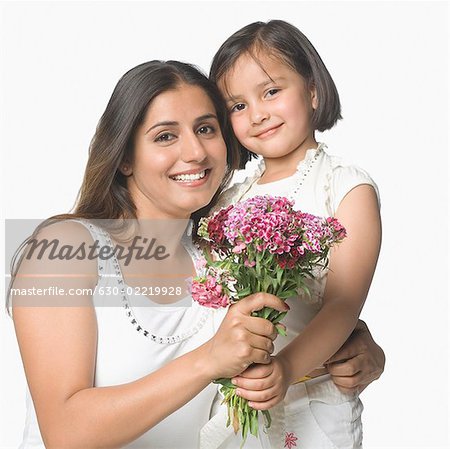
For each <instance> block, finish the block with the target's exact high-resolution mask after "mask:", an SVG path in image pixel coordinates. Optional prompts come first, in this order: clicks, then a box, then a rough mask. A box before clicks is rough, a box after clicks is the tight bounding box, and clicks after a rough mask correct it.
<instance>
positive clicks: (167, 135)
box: [155, 133, 175, 142]
mask: <svg viewBox="0 0 450 449" xmlns="http://www.w3.org/2000/svg"><path fill="white" fill-rule="evenodd" d="M173 139H175V136H174V135H173V134H172V133H162V134H160V135H159V136H158V137H157V138H156V139H155V142H170V141H172V140H173Z"/></svg>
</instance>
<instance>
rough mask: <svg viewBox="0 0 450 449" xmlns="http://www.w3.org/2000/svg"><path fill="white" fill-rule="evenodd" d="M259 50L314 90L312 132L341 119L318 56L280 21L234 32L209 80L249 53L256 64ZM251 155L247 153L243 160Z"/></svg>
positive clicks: (217, 57) (335, 93) (218, 77)
mask: <svg viewBox="0 0 450 449" xmlns="http://www.w3.org/2000/svg"><path fill="white" fill-rule="evenodd" d="M261 51H264V52H266V53H268V54H269V55H272V56H274V57H277V58H279V59H281V60H282V61H283V62H285V63H286V64H288V65H289V66H290V67H291V68H292V69H294V70H295V71H296V72H297V73H299V74H300V75H301V76H302V77H303V78H304V79H305V81H306V83H307V85H308V87H315V88H316V91H317V99H318V107H317V109H316V110H314V112H313V115H312V127H313V129H314V130H317V131H325V130H327V129H330V128H332V127H333V126H334V125H335V124H336V122H337V121H338V120H339V119H341V118H342V116H341V104H340V101H339V94H338V91H337V89H336V85H335V84H334V81H333V79H332V78H331V75H330V73H329V72H328V70H327V68H326V67H325V64H324V63H323V61H322V59H321V57H320V56H319V54H318V53H317V51H316V49H315V48H314V47H313V45H312V44H311V42H310V41H309V40H308V38H307V37H306V36H305V35H304V34H303V33H302V32H301V31H300V30H299V29H298V28H296V27H295V26H293V25H291V24H290V23H287V22H285V21H283V20H270V21H269V22H267V23H264V22H254V23H251V24H250V25H247V26H245V27H243V28H241V29H240V30H238V31H236V32H235V33H234V34H233V35H231V36H230V37H229V38H228V39H227V40H226V41H225V42H224V43H223V44H222V45H221V47H220V48H219V50H218V51H217V53H216V54H215V55H214V58H213V61H212V64H211V70H210V75H209V78H210V79H211V80H212V81H214V82H215V83H217V82H218V81H219V80H221V79H223V77H224V76H226V74H227V73H228V72H229V71H230V70H231V69H232V68H233V66H234V64H235V63H236V61H237V60H238V58H239V57H240V56H242V55H244V54H250V55H251V57H252V58H254V59H255V60H256V61H258V53H259V52H261ZM258 63H259V62H258ZM241 151H242V149H241ZM244 154H245V153H244ZM252 155H253V153H251V152H248V150H247V157H246V159H247V160H249V159H251V157H252ZM244 158H245V156H244Z"/></svg>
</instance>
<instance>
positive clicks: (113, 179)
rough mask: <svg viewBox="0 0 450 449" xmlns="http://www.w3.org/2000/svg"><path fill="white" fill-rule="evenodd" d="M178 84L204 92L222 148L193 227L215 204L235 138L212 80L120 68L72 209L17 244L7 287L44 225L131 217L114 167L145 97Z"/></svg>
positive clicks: (125, 153)
mask: <svg viewBox="0 0 450 449" xmlns="http://www.w3.org/2000/svg"><path fill="white" fill-rule="evenodd" d="M181 84H187V85H191V86H198V87H200V88H201V89H203V91H204V92H205V93H206V94H207V95H208V97H209V98H210V100H211V102H212V103H213V105H214V108H215V110H216V114H217V119H218V122H219V126H220V129H221V132H222V136H223V139H224V141H225V144H226V148H227V170H226V173H225V177H224V179H223V181H222V184H221V185H220V187H219V190H218V192H217V193H216V194H215V195H214V197H213V199H212V200H211V202H210V203H209V204H208V205H206V206H205V207H203V208H202V209H200V210H198V211H196V212H194V213H193V214H192V216H191V218H192V219H193V221H194V226H195V227H194V229H196V227H197V225H198V221H199V220H200V218H201V217H202V216H204V215H206V214H207V213H208V211H209V209H210V208H211V207H212V206H213V205H214V204H215V202H216V201H217V198H218V196H219V194H220V192H221V191H222V190H223V188H224V187H225V186H226V185H227V184H228V182H229V180H230V179H231V176H232V174H233V171H234V169H236V168H238V167H239V165H240V161H239V159H240V154H239V147H238V143H237V140H236V139H235V137H234V134H233V131H232V127H231V124H230V122H229V119H228V112H227V108H226V104H225V102H224V100H223V97H222V95H221V93H220V91H219V90H218V88H217V86H216V84H215V83H213V82H212V81H210V80H209V79H208V78H207V76H206V75H205V74H203V73H202V72H200V70H198V69H197V68H196V67H194V66H193V65H190V64H186V63H183V62H178V61H150V62H146V63H144V64H140V65H138V66H136V67H134V68H133V69H131V70H129V71H128V72H127V73H125V75H123V76H122V78H121V79H120V80H119V82H118V83H117V85H116V87H115V89H114V91H113V93H112V96H111V98H110V100H109V102H108V105H107V106H106V109H105V112H104V113H103V115H102V117H101V118H100V121H99V123H98V125H97V129H96V132H95V134H94V137H93V139H92V141H91V144H90V147H89V157H88V161H87V165H86V170H85V173H84V179H83V183H82V185H81V188H80V191H79V193H78V197H77V201H76V203H75V206H74V209H73V212H72V213H68V214H61V215H55V216H53V217H50V218H49V219H47V220H45V221H44V222H43V223H41V224H40V225H39V226H38V227H37V228H36V230H35V231H34V233H33V235H32V236H31V237H29V238H28V239H27V240H26V241H25V242H24V243H23V244H22V245H21V246H20V248H19V249H18V250H17V252H16V254H15V257H14V259H13V263H12V267H11V274H12V277H11V283H10V288H11V286H12V284H13V280H14V278H15V275H16V274H17V271H18V268H19V266H20V263H21V261H22V257H23V255H24V252H23V251H22V250H23V249H24V248H25V247H26V245H27V244H28V242H29V241H30V240H32V239H33V238H35V236H36V235H37V234H38V232H39V231H40V230H41V229H42V228H44V227H45V226H48V225H50V224H52V223H55V222H57V221H60V220H70V219H87V220H102V219H133V218H136V207H135V205H134V203H133V200H132V198H131V195H130V193H129V191H128V188H127V182H126V177H125V175H123V174H122V173H121V171H120V166H121V164H122V163H123V162H131V160H132V158H133V142H134V137H135V133H136V130H137V128H138V127H139V126H140V125H141V123H142V121H143V120H144V118H145V114H146V112H147V109H148V107H149V106H150V104H151V102H152V101H153V100H154V99H155V98H156V97H157V96H158V95H160V94H162V93H164V92H167V91H170V90H173V89H176V88H177V87H178V86H179V85H181ZM193 235H195V232H194V234H193ZM21 253H22V254H21ZM20 254H21V255H20ZM7 307H8V302H7Z"/></svg>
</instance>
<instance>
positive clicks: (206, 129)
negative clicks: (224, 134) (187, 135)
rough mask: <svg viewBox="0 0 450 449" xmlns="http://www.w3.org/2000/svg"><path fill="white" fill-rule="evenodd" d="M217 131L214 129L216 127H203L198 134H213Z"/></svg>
mask: <svg viewBox="0 0 450 449" xmlns="http://www.w3.org/2000/svg"><path fill="white" fill-rule="evenodd" d="M215 130H216V128H214V126H211V125H203V126H201V127H200V128H199V129H198V130H197V132H198V133H199V134H213V133H214V131H215Z"/></svg>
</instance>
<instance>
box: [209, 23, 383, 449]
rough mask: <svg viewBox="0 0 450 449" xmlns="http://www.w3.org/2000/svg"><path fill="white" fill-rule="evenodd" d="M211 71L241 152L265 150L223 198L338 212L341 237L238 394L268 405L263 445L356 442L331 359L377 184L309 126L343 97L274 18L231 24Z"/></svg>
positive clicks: (354, 301)
mask: <svg viewBox="0 0 450 449" xmlns="http://www.w3.org/2000/svg"><path fill="white" fill-rule="evenodd" d="M211 79H212V80H213V81H215V82H216V83H217V84H218V86H219V88H220V90H221V91H222V93H223V95H224V97H225V99H226V102H227V104H228V108H229V111H230V117H231V122H232V126H233V129H234V132H235V134H236V137H237V138H238V140H239V141H240V143H241V144H242V146H243V150H244V151H247V155H249V158H250V157H251V153H249V152H252V153H256V154H258V155H261V156H262V157H263V159H262V161H261V163H260V165H259V167H258V169H257V170H256V172H255V173H254V175H253V176H250V177H248V178H247V179H246V180H245V181H244V182H243V183H241V184H238V185H235V186H234V187H233V188H231V189H230V190H229V191H227V192H226V193H225V194H224V195H223V197H222V200H221V204H220V205H219V206H224V205H227V204H229V203H235V202H238V201H242V200H245V199H247V198H250V197H253V196H256V195H264V194H270V195H273V196H285V197H288V198H289V199H291V200H293V201H294V202H295V207H296V208H297V209H301V210H302V211H305V212H310V213H312V214H316V215H320V216H334V217H336V218H337V219H339V221H340V222H341V223H342V224H343V225H344V226H345V227H346V229H347V234H348V237H347V238H346V239H345V240H344V242H343V243H342V244H340V245H338V247H337V248H336V249H334V250H333V251H332V253H331V256H330V265H329V270H327V271H322V272H320V273H317V276H316V278H315V279H314V280H313V281H311V282H309V289H310V292H311V296H310V297H306V296H305V295H302V296H301V297H299V298H290V299H289V300H288V303H289V306H290V308H291V310H290V312H289V313H288V315H287V318H286V319H285V320H284V324H285V325H286V326H287V334H288V337H287V338H279V339H278V340H277V342H276V343H275V348H276V350H275V353H276V356H274V357H273V362H272V364H270V365H267V366H262V365H253V366H252V367H251V368H249V369H248V370H247V371H245V372H244V373H242V374H241V375H240V376H238V377H236V378H234V382H235V384H236V386H237V393H238V394H239V395H240V396H242V397H244V398H246V399H248V400H249V401H250V405H251V406H252V407H253V408H255V409H259V410H264V409H269V408H270V409H271V414H272V418H273V422H272V425H271V427H270V429H269V433H268V438H269V440H270V442H269V441H265V442H264V441H262V444H263V447H265V446H269V444H270V447H272V448H276V449H279V448H288V449H291V448H294V447H296V448H297V447H298V448H302V449H319V448H330V449H331V448H359V447H361V444H362V429H361V419H360V415H361V412H362V405H361V402H360V401H359V399H358V397H357V396H354V395H347V394H344V393H342V392H340V390H338V388H337V387H336V386H335V385H334V384H333V382H332V381H331V380H330V376H329V375H328V374H327V369H326V362H327V360H328V359H329V358H330V357H331V356H332V354H334V353H335V352H336V350H338V349H339V347H340V346H341V345H342V344H343V343H344V341H345V340H346V339H347V337H348V336H349V335H350V333H351V332H352V330H353V329H354V327H355V325H356V323H357V320H358V317H359V314H360V312H361V309H362V307H363V304H364V301H365V299H366V296H367V292H368V289H369V287H370V283H371V280H372V276H373V273H374V270H375V266H376V262H377V258H378V254H379V250H380V243H381V223H380V215H379V203H378V193H377V187H376V185H375V183H374V182H373V180H372V179H371V178H370V177H369V175H368V174H367V173H366V172H365V171H363V170H361V169H359V168H357V167H355V166H353V165H349V164H347V163H345V162H344V161H343V160H341V159H340V158H337V157H334V156H330V155H329V154H328V153H327V152H326V151H325V148H326V146H325V145H324V144H322V143H320V144H319V143H318V142H317V141H316V139H315V131H316V130H317V131H324V130H327V129H330V128H332V127H333V126H334V125H335V123H336V122H337V120H339V119H340V118H341V115H340V102H339V96H338V93H337V90H336V87H335V84H334V82H333V80H332V78H331V76H330V74H329V73H328V70H327V69H326V67H325V65H324V64H323V62H322V60H321V58H320V56H319V55H318V53H317V51H316V50H315V48H314V47H313V46H312V44H311V43H310V42H309V41H308V39H307V38H306V37H305V36H304V35H303V34H302V33H301V32H300V31H299V30H298V29H297V28H295V27H294V26H292V25H290V24H288V23H286V22H283V21H280V20H273V21H270V22H268V23H262V22H257V23H253V24H250V25H248V26H246V27H244V28H242V29H241V30H239V31H237V32H236V33H235V34H233V35H232V36H231V37H230V38H229V39H227V40H226V41H225V43H224V44H223V45H222V46H221V48H220V49H219V51H218V52H217V53H216V55H215V57H214V59H213V62H212V67H211ZM306 375H308V376H307V377H305V376H306ZM261 437H262V439H263V440H264V435H263V434H261ZM249 443H250V444H247V446H251V445H254V444H256V442H255V440H253V442H252V441H251V440H250V441H249ZM229 444H230V446H229V447H237V444H238V443H237V442H236V440H233V441H231V442H230V443H229ZM222 447H223V446H222Z"/></svg>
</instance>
